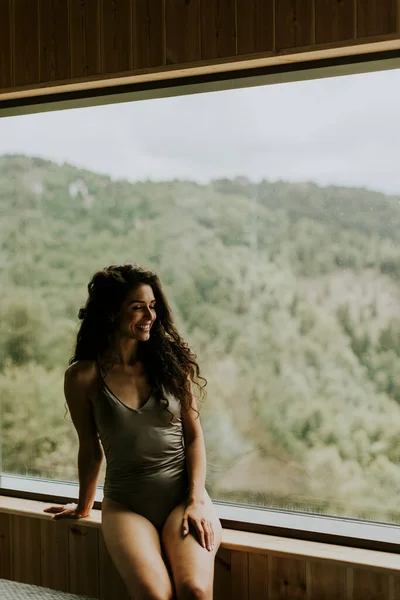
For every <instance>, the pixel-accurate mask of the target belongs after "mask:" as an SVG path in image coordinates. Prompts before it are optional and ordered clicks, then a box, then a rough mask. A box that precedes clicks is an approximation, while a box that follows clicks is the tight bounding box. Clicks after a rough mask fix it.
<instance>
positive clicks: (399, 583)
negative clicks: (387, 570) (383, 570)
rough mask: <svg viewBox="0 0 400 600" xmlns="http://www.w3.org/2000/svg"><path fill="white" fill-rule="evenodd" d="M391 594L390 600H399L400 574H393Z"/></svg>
mask: <svg viewBox="0 0 400 600" xmlns="http://www.w3.org/2000/svg"><path fill="white" fill-rule="evenodd" d="M390 583H391V590H390V591H391V595H390V596H389V598H390V600H398V599H399V598H400V576H399V575H391V582H390Z"/></svg>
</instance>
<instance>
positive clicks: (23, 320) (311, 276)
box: [0, 156, 400, 522]
mask: <svg viewBox="0 0 400 600" xmlns="http://www.w3.org/2000/svg"><path fill="white" fill-rule="evenodd" d="M0 220H1V229H2V236H1V251H0V261H1V270H0V284H1V290H2V294H1V298H0V306H1V320H0V332H1V335H0V400H1V412H2V461H3V471H5V472H12V473H21V474H30V475H34V476H41V477H48V478H61V479H75V478H76V476H77V472H76V436H75V434H74V431H73V427H72V424H71V421H70V418H69V416H67V417H66V418H65V419H64V412H65V411H64V398H63V393H62V380H63V371H64V369H65V367H66V364H67V362H68V359H69V357H70V356H71V353H72V346H73V341H74V336H75V335H76V331H77V313H78V309H79V307H80V306H82V304H83V303H84V301H85V298H86V286H87V283H88V281H89V279H90V277H91V275H92V274H93V272H94V271H95V270H97V269H98V268H101V267H103V266H105V265H108V264H112V263H116V262H123V261H125V260H129V261H135V262H138V263H141V264H143V265H145V266H147V267H150V268H153V269H155V270H157V271H158V272H159V274H160V276H161V279H162V281H163V283H164V287H165V289H166V292H167V295H168V297H169V299H170V302H171V305H172V307H173V310H174V314H175V318H176V321H177V323H178V326H179V328H180V330H181V332H182V334H183V335H184V337H185V338H186V340H187V341H188V342H189V343H190V344H191V346H192V347H193V348H194V350H195V352H196V353H197V355H198V357H199V360H200V364H201V367H202V370H203V374H204V375H205V377H206V378H207V380H208V386H207V389H208V399H207V401H206V402H205V403H204V405H203V406H202V408H201V415H202V422H203V428H204V430H205V434H206V442H207V452H208V462H209V469H208V488H209V491H210V492H211V493H212V494H213V496H214V498H218V499H222V498H224V499H228V500H235V501H240V502H251V503H256V504H261V505H266V506H279V507H284V508H297V509H301V510H310V511H318V512H324V513H330V514H340V515H346V516H355V517H361V518H371V519H374V520H385V521H396V522H400V506H399V497H400V443H399V431H400V247H399V244H398V242H399V239H400V197H394V196H392V197H389V196H385V195H383V194H380V193H376V192H371V191H368V190H365V189H349V188H340V187H334V186H332V187H319V186H317V185H316V184H314V183H303V184H292V183H286V182H274V183H272V182H268V181H263V182H261V183H260V184H254V183H251V182H249V181H247V180H246V179H245V178H237V179H235V180H218V181H213V182H211V183H210V184H208V185H199V184H196V183H193V182H190V181H173V182H162V183H155V182H151V181H146V182H141V183H135V184H132V183H129V182H127V181H114V180H113V179H112V178H110V177H106V176H102V175H98V174H95V173H92V172H89V171H84V170H81V169H77V168H75V167H72V166H70V165H67V164H65V165H62V166H59V165H56V164H54V163H51V162H48V161H44V160H42V159H39V158H33V157H26V156H2V157H0Z"/></svg>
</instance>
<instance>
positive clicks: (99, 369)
mask: <svg viewBox="0 0 400 600" xmlns="http://www.w3.org/2000/svg"><path fill="white" fill-rule="evenodd" d="M96 365H97V369H98V371H99V375H100V380H101V382H102V383H104V375H103V373H102V371H101V366H100V357H99V355H97V358H96Z"/></svg>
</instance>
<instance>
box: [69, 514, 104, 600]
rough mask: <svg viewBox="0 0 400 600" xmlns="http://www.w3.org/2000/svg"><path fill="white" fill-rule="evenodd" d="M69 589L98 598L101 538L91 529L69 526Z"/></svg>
mask: <svg viewBox="0 0 400 600" xmlns="http://www.w3.org/2000/svg"><path fill="white" fill-rule="evenodd" d="M68 544H69V561H68V562H69V589H70V591H71V592H72V593H74V594H82V595H83V596H85V595H86V596H92V597H94V598H98V594H99V579H98V573H99V536H98V530H97V529H93V528H91V527H82V526H78V525H69V527H68Z"/></svg>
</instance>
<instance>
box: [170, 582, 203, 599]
mask: <svg viewBox="0 0 400 600" xmlns="http://www.w3.org/2000/svg"><path fill="white" fill-rule="evenodd" d="M177 600H212V588H210V587H209V585H208V584H206V583H204V582H201V581H196V580H195V579H194V580H191V581H184V582H182V584H181V585H180V586H179V589H178V590H177Z"/></svg>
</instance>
